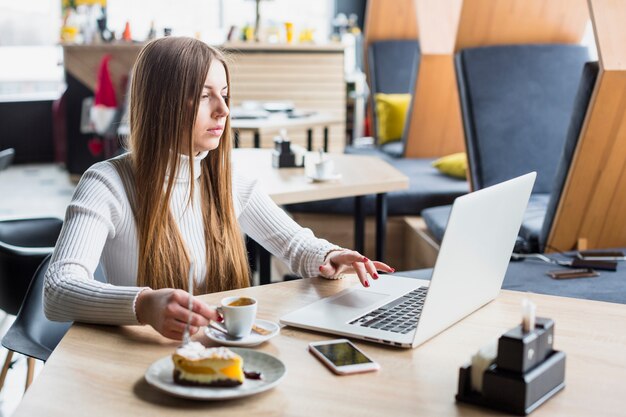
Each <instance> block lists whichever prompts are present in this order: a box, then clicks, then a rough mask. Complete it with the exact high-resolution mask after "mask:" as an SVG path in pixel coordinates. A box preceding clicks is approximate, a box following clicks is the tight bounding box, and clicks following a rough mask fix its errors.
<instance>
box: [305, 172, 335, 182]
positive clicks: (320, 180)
mask: <svg viewBox="0 0 626 417" xmlns="http://www.w3.org/2000/svg"><path fill="white" fill-rule="evenodd" d="M307 177H309V178H310V179H312V180H313V182H328V181H336V180H338V179H341V174H339V173H334V174H333V175H331V176H329V177H324V178H322V177H318V176H316V175H307Z"/></svg>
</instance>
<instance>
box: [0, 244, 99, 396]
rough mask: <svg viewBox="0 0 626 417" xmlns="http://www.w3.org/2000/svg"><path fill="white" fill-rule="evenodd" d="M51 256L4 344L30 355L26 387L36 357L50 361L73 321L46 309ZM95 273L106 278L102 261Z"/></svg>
mask: <svg viewBox="0 0 626 417" xmlns="http://www.w3.org/2000/svg"><path fill="white" fill-rule="evenodd" d="M50 257H51V256H50V255H49V256H47V257H46V258H45V259H44V261H43V262H42V263H41V265H40V266H39V268H38V269H37V271H36V272H35V275H34V276H33V280H32V282H31V285H30V287H29V288H28V292H27V294H26V297H25V298H24V302H23V303H22V307H21V308H20V311H19V312H18V314H17V317H16V319H15V322H13V325H12V326H11V328H9V331H8V332H7V334H6V335H5V336H4V338H3V339H2V346H4V347H5V348H7V349H8V350H9V353H13V352H17V353H21V354H23V355H26V356H28V363H29V373H28V378H27V381H26V388H28V386H29V385H30V382H31V381H32V371H31V366H32V369H34V363H35V359H39V360H41V361H43V362H45V361H47V360H48V358H49V357H50V354H51V353H52V351H53V350H54V348H56V346H57V345H58V344H59V342H60V341H61V339H62V338H63V336H64V335H65V333H67V331H68V330H69V328H70V326H71V325H72V322H64V323H63V322H56V321H50V320H48V319H47V318H46V315H45V313H44V308H43V289H44V278H45V275H46V272H47V271H48V265H49V263H50ZM94 277H95V278H96V279H97V280H98V281H100V282H106V279H105V277H104V273H103V270H102V268H101V266H100V265H99V266H98V268H97V269H96V272H95V274H94ZM0 388H1V387H0Z"/></svg>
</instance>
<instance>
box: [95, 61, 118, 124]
mask: <svg viewBox="0 0 626 417" xmlns="http://www.w3.org/2000/svg"><path fill="white" fill-rule="evenodd" d="M110 60H111V55H110V54H106V55H105V56H103V57H102V60H101V61H100V67H99V68H98V78H97V83H96V94H95V97H94V103H93V107H92V108H91V111H90V119H91V121H92V122H93V126H94V130H95V132H96V133H98V134H99V135H102V134H104V132H106V131H107V130H108V128H109V126H110V125H111V123H112V122H113V118H114V117H115V112H116V111H117V99H116V97H115V88H114V86H113V81H112V80H111V73H110V72H109V61H110Z"/></svg>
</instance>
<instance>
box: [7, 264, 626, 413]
mask: <svg viewBox="0 0 626 417" xmlns="http://www.w3.org/2000/svg"><path fill="white" fill-rule="evenodd" d="M353 285H357V279H356V277H355V276H349V277H346V278H345V279H343V280H339V281H330V280H324V279H321V278H313V279H307V280H297V281H290V282H284V283H278V284H272V285H266V286H261V287H253V288H247V289H243V290H237V291H231V292H228V293H216V294H210V295H206V296H202V297H201V298H202V299H203V300H204V301H206V302H208V303H210V304H215V303H218V302H219V300H220V299H221V298H222V297H224V296H225V295H226V294H230V293H233V294H238V295H239V294H240V295H249V296H254V297H256V298H257V299H258V300H259V313H258V316H259V318H262V319H267V320H273V321H278V319H279V318H280V317H281V316H282V315H284V314H286V313H288V312H290V311H292V310H294V309H297V308H299V307H302V306H304V305H306V304H308V303H310V302H313V301H315V300H318V299H319V298H320V297H326V296H330V295H332V294H335V293H336V292H338V291H341V290H342V289H344V288H346V287H349V286H353ZM524 297H530V298H531V299H532V300H533V301H534V302H535V303H536V304H537V311H538V314H539V315H540V316H545V317H550V318H552V319H554V320H555V326H556V327H555V348H556V349H559V350H562V351H564V352H566V354H567V362H566V376H565V383H566V387H565V389H564V390H563V391H561V392H560V393H558V394H557V395H556V396H555V397H553V398H552V399H551V400H549V401H548V402H547V403H545V404H544V405H542V406H541V407H539V408H538V409H537V410H536V411H535V412H534V413H533V416H536V417H541V416H550V417H553V416H568V417H570V416H591V415H593V416H599V415H606V416H618V415H623V411H624V406H625V405H626V396H625V395H624V385H623V380H624V377H626V355H624V351H625V349H626V306H625V305H621V304H612V303H602V302H597V301H586V300H578V299H571V298H562V297H554V296H544V295H533V294H525V293H519V292H513V291H502V293H501V295H500V296H499V297H498V298H497V299H496V300H495V301H494V302H492V303H490V304H488V305H487V306H485V307H483V308H482V309H480V310H478V311H477V312H475V313H474V314H472V315H470V316H469V317H467V318H466V319H465V320H463V321H462V322H460V323H457V324H456V325H454V326H453V327H451V328H450V329H448V330H447V331H445V332H444V333H442V334H440V335H438V336H436V337H435V338H433V339H431V340H430V341H428V342H427V343H425V344H424V345H422V346H420V347H418V348H417V349H412V350H405V349H399V348H391V347H387V346H383V345H376V344H368V343H362V342H357V345H359V346H360V347H361V348H362V349H363V350H364V351H365V352H366V353H367V354H369V355H370V356H371V357H372V358H373V359H374V360H376V361H377V362H379V363H380V364H381V370H380V371H378V372H375V373H369V374H360V375H350V376H342V377H338V376H335V375H334V374H332V373H331V372H330V371H329V370H327V369H326V368H325V367H324V366H323V365H322V364H321V363H319V362H318V360H317V359H315V358H314V357H313V356H312V355H311V354H310V353H308V352H307V347H308V343H309V342H312V341H318V340H324V339H330V338H333V336H327V335H323V334H321V333H314V332H308V331H303V330H299V329H295V328H290V327H284V328H282V329H281V333H280V334H279V335H277V336H276V337H275V338H273V339H271V340H270V341H268V342H266V343H265V344H263V345H261V346H259V347H257V348H256V349H259V350H261V351H263V352H266V353H269V354H271V355H274V356H276V357H278V358H279V359H280V360H281V361H283V362H284V363H285V365H286V367H287V374H286V376H285V377H284V379H283V380H282V381H281V382H280V384H279V385H278V386H277V387H276V388H274V389H272V390H270V391H267V392H265V393H261V394H258V395H255V396H251V397H247V398H242V399H236V400H229V401H221V402H202V401H192V400H184V399H179V398H175V397H170V396H168V395H166V394H164V393H162V392H160V391H157V390H156V389H154V388H152V387H151V386H150V385H148V384H147V383H146V382H145V380H144V373H145V371H146V369H147V368H148V367H149V366H150V364H151V363H153V362H154V361H156V360H157V359H159V358H162V357H164V356H167V355H170V354H171V353H172V352H173V351H174V350H175V349H176V347H177V346H178V345H179V344H180V343H179V342H176V341H170V340H167V339H165V338H163V337H162V336H160V335H158V334H157V333H156V332H155V331H154V330H153V329H152V328H150V327H147V326H144V327H138V326H128V327H111V326H95V325H82V324H77V325H74V326H73V327H72V328H71V329H70V331H69V332H68V334H67V335H66V336H65V338H64V339H63V340H62V341H61V343H60V344H59V346H58V347H57V349H56V350H55V351H54V352H53V354H52V356H51V357H50V359H49V360H48V362H47V363H46V365H45V367H44V369H43V370H42V372H41V374H40V375H39V376H38V378H37V379H36V380H35V382H34V383H33V385H32V386H31V388H30V389H29V390H28V391H27V393H26V395H25V397H24V399H23V401H22V403H21V404H20V406H19V407H18V409H17V410H16V412H15V414H14V417H31V416H44V415H45V416H50V417H55V416H63V417H71V416H94V415H118V416H131V415H132V416H150V417H158V416H170V415H174V414H176V415H207V413H211V412H214V413H218V414H219V415H229V416H244V417H248V416H251V415H264V416H269V415H272V416H274V415H276V416H278V415H281V416H282V415H285V416H326V415H336V416H345V415H358V416H364V417H365V416H373V417H374V416H375V417H379V416H381V415H389V416H405V415H406V416H417V415H423V416H434V415H438V416H439V415H441V416H479V415H496V414H498V413H495V412H492V411H489V410H486V409H481V408H476V407H474V406H470V405H465V404H457V403H455V400H454V396H455V394H456V390H457V378H458V368H459V367H460V366H461V365H463V364H465V363H466V362H467V361H468V360H469V358H470V356H471V355H472V354H473V353H475V352H476V351H477V350H478V349H479V348H480V347H482V346H483V345H485V344H486V343H488V342H490V341H491V340H493V339H495V338H497V337H499V336H500V334H502V333H503V332H505V331H506V330H508V329H509V328H511V327H513V326H515V325H517V324H518V322H519V319H520V304H521V300H522V299H523V298H524ZM194 339H195V340H198V341H201V342H203V343H204V344H206V345H210V342H209V339H208V338H206V336H204V335H196V336H195V337H194Z"/></svg>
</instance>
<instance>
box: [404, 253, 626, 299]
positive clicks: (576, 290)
mask: <svg viewBox="0 0 626 417" xmlns="http://www.w3.org/2000/svg"><path fill="white" fill-rule="evenodd" d="M617 250H620V251H626V248H618V249H617ZM568 254H569V255H573V254H574V253H573V252H569V253H568ZM550 257H551V258H555V259H560V260H571V258H568V257H566V256H563V255H555V254H551V255H550ZM559 268H562V267H558V266H555V265H551V264H548V263H545V262H541V261H538V260H534V259H526V260H525V261H521V262H510V263H509V267H508V268H507V271H506V274H505V276H504V283H503V284H502V289H505V290H513V291H521V292H532V293H537V294H548V295H558V296H561V297H574V298H580V299H585V300H596V301H607V302H611V303H622V304H626V266H624V265H621V264H620V265H619V266H618V269H617V271H616V272H607V271H599V272H600V278H579V279H552V278H549V277H548V276H547V275H546V272H547V271H550V270H554V269H559ZM562 269H565V268H562ZM395 275H398V276H402V277H408V278H416V279H426V280H430V278H431V276H432V269H430V268H429V269H418V270H413V271H400V272H396V273H395Z"/></svg>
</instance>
